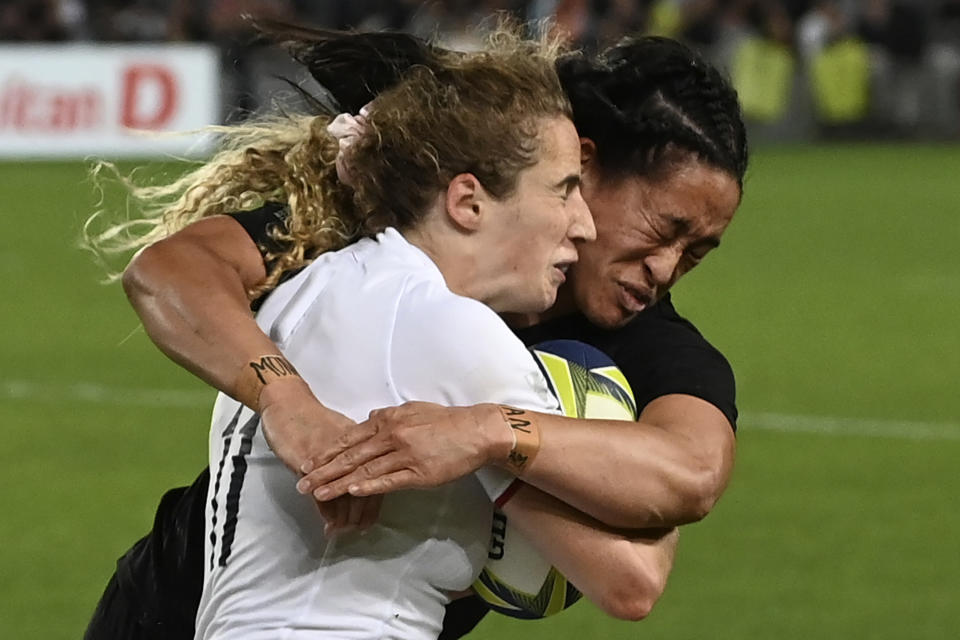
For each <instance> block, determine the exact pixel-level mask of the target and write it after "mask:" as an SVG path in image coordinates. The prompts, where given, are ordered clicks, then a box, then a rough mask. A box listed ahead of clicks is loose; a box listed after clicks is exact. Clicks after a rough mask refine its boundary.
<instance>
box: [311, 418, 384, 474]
mask: <svg viewBox="0 0 960 640" xmlns="http://www.w3.org/2000/svg"><path fill="white" fill-rule="evenodd" d="M377 431H378V426H377V423H376V422H372V421H370V420H367V421H366V422H361V423H360V424H357V425H352V426H350V427H349V428H347V429H345V430H344V431H343V432H342V433H341V434H340V435H339V436H337V439H336V440H335V441H334V443H333V445H332V446H330V444H329V443H325V444H326V446H327V447H328V448H327V450H326V451H323V452H322V453H319V454H313V453H312V452H311V455H309V456H308V457H307V459H306V460H305V461H304V462H303V464H301V465H300V473H310V472H311V471H313V470H314V469H316V468H318V467H321V466H323V465H325V464H328V463H329V462H330V461H332V460H335V459H337V458H340V456H341V455H342V454H344V453H347V452H351V450H352V449H353V448H354V447H357V446H358V445H360V444H361V443H365V442H367V441H368V440H370V438H372V437H373V436H375V435H377ZM354 455H355V454H354V453H352V452H351V453H349V455H347V456H346V457H344V458H341V459H340V461H341V462H342V463H347V462H349V461H351V460H352V459H353V456H354ZM375 455H378V454H375ZM360 457H362V456H360ZM365 461H366V460H365V459H361V460H360V461H359V462H357V463H356V464H355V465H354V467H353V468H356V466H357V465H360V464H363V462H365ZM348 470H352V469H348Z"/></svg>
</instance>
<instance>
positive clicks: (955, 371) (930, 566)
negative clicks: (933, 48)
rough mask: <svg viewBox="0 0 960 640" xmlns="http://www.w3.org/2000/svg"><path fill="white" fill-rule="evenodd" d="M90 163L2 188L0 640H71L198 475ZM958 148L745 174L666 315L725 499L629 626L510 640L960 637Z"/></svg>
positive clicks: (199, 443) (182, 394) (821, 154)
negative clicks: (685, 322) (175, 493)
mask: <svg viewBox="0 0 960 640" xmlns="http://www.w3.org/2000/svg"><path fill="white" fill-rule="evenodd" d="M84 175H85V170H84V166H83V165H82V164H81V163H63V164H59V163H50V164H46V163H36V164H20V165H17V164H0V196H2V200H0V201H2V203H3V205H2V210H3V216H2V219H0V230H2V232H0V283H2V284H0V287H2V288H3V289H2V299H3V301H4V302H3V308H4V313H3V331H2V332H0V353H2V363H3V370H2V373H0V421H2V424H3V427H2V429H3V434H4V438H3V439H4V444H3V445H2V446H0V486H2V489H0V500H2V510H0V513H2V514H3V517H2V518H0V542H2V544H0V638H11V639H12V638H16V639H25V638H41V639H45V640H46V639H50V640H54V639H60V638H64V639H66V638H79V637H80V636H81V634H82V630H83V628H84V626H85V623H86V620H87V618H88V616H89V614H90V612H91V610H92V607H93V605H94V604H95V602H96V600H97V598H98V597H99V595H100V592H101V590H102V588H103V585H104V583H105V581H106V579H107V576H108V575H109V574H110V572H111V571H112V568H113V562H114V561H115V559H116V557H117V556H118V555H119V554H120V553H121V552H123V551H124V550H125V549H126V548H127V547H128V546H129V544H130V543H131V542H133V540H134V539H136V538H137V537H139V536H140V535H141V534H142V533H143V532H145V531H146V530H147V529H148V528H149V526H150V524H151V521H152V515H153V511H154V508H155V505H156V501H157V499H158V498H159V496H160V494H161V493H162V491H163V490H164V489H166V488H168V487H170V486H174V485H176V484H180V483H185V482H188V481H190V480H191V479H192V478H193V476H194V474H195V473H196V472H197V471H198V470H199V469H200V468H201V466H202V465H203V464H204V461H205V459H206V451H205V450H206V432H207V427H208V415H209V401H208V398H211V399H212V393H208V392H207V391H206V390H205V389H204V387H203V386H202V385H201V384H200V383H198V382H196V381H194V380H192V379H191V378H190V377H189V376H188V375H187V374H185V373H183V372H181V371H179V370H178V369H176V367H174V366H173V365H172V364H170V363H169V362H167V361H166V360H165V359H164V358H163V357H162V356H161V355H160V354H159V352H156V351H155V350H154V349H153V347H152V346H151V345H150V343H149V342H148V340H147V339H146V337H145V336H144V335H143V333H142V332H141V331H139V330H137V321H136V319H135V317H134V315H133V313H132V312H131V311H130V310H129V309H128V308H127V305H126V302H125V300H124V298H123V294H122V292H121V291H120V288H119V287H118V286H116V285H113V286H101V285H100V284H98V279H99V278H100V276H101V275H102V272H101V271H100V270H99V268H98V267H97V266H96V265H94V264H93V262H92V261H91V260H90V258H89V257H88V256H87V255H86V254H83V253H81V252H80V251H78V250H76V248H75V241H76V238H77V236H78V230H79V225H80V221H81V220H82V219H83V218H84V217H85V215H86V214H87V212H88V211H89V209H90V208H91V207H92V203H93V195H92V189H91V186H90V184H89V183H86V182H85V181H84ZM958 247H960V147H956V146H952V147H951V146H943V147H919V146H850V147H818V148H806V147H804V148H791V149H761V150H758V151H756V152H755V154H754V160H753V164H752V168H751V170H750V174H749V179H748V183H747V195H746V197H745V200H744V203H743V206H742V208H741V211H740V212H739V213H738V215H737V218H736V219H735V221H734V223H733V225H732V227H731V229H730V231H729V232H728V234H727V236H726V238H725V240H724V246H723V248H722V249H721V250H719V251H718V252H716V253H715V254H714V255H712V256H711V257H710V258H709V259H708V260H707V261H706V263H705V264H704V266H702V267H701V268H700V269H698V271H697V272H695V273H694V274H692V275H691V276H689V277H688V279H687V280H685V281H684V282H682V283H681V285H680V286H678V288H677V291H676V296H675V299H676V301H677V305H678V307H679V308H680V310H681V312H683V313H685V314H686V315H687V316H689V317H690V318H692V319H693V320H694V321H695V322H696V324H697V325H698V326H699V327H700V328H701V329H702V330H703V332H704V333H705V334H706V335H707V336H708V337H709V338H710V339H711V340H712V341H713V342H714V343H715V344H716V345H717V346H719V347H720V348H721V349H722V350H723V351H724V352H725V353H726V354H727V356H728V357H729V359H730V360H731V361H732V363H733V365H734V368H735V370H736V372H737V375H738V383H739V404H740V408H741V411H742V420H741V423H740V435H739V447H740V449H739V456H738V465H737V469H736V473H735V476H734V479H733V482H732V483H731V486H730V488H729V490H728V492H727V494H726V496H725V497H724V499H723V500H722V501H721V503H720V504H719V505H718V507H717V508H716V510H715V512H714V513H713V514H712V515H711V516H710V517H709V518H707V519H706V520H705V521H704V522H702V523H700V524H697V525H693V526H690V527H687V528H686V529H685V530H684V532H683V534H682V536H681V545H680V553H679V556H678V560H677V565H676V569H675V571H674V574H673V576H672V578H671V583H670V585H669V587H668V589H667V593H666V595H665V596H664V597H663V599H662V600H661V602H660V604H659V605H658V607H657V609H656V610H655V612H654V614H653V615H652V616H651V617H650V618H649V619H648V620H646V621H644V622H642V623H618V622H614V621H610V620H607V619H605V618H604V617H603V616H602V615H601V614H599V613H598V612H596V611H595V610H594V609H592V608H591V606H590V605H588V604H580V605H577V606H576V607H574V608H573V609H571V610H569V611H567V612H565V613H564V614H562V615H559V616H557V617H556V618H554V619H551V620H547V621H543V622H535V623H529V622H516V621H510V620H507V619H503V618H501V619H496V617H495V616H490V617H489V618H488V619H487V620H486V621H485V622H484V623H483V624H482V626H481V627H480V628H479V630H478V631H477V632H476V633H475V634H474V637H488V638H496V639H500V640H510V639H513V638H518V639H519V638H523V639H524V640H535V639H537V638H604V639H606V638H665V639H666V638H669V639H671V640H683V639H690V640H693V639H698V640H699V639H703V638H717V639H734V638H735V639H742V638H777V639H792V638H797V639H801V638H802V639H804V640H806V639H808V638H811V637H814V638H824V639H828V638H838V639H843V640H850V639H855V638H871V639H883V638H889V639H891V640H892V639H896V640H902V639H904V638H911V639H913V638H931V639H932V638H938V639H939V638H956V637H957V633H958V629H960V607H958V603H960V498H958V493H960V480H958V467H960V417H958V416H960V384H958V381H960V258H958Z"/></svg>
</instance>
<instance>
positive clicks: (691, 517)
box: [677, 460, 729, 524]
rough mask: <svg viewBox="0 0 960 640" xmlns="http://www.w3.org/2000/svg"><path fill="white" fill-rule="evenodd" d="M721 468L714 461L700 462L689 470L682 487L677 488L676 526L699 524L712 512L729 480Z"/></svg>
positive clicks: (726, 473) (727, 474)
mask: <svg viewBox="0 0 960 640" xmlns="http://www.w3.org/2000/svg"><path fill="white" fill-rule="evenodd" d="M722 467H723V465H718V464H717V463H716V461H715V460H702V461H698V464H696V465H695V467H693V468H692V469H691V470H690V473H689V474H688V476H687V478H686V480H685V482H684V483H683V486H681V487H678V494H679V495H678V496H677V497H678V500H677V503H678V505H679V506H680V513H679V514H678V516H679V517H678V518H677V524H690V523H692V522H699V521H700V520H703V519H704V518H706V517H707V515H708V514H709V513H710V512H711V511H712V510H713V508H714V506H716V504H717V501H718V500H720V496H721V495H722V494H723V491H724V489H726V486H727V480H728V478H729V473H728V472H727V471H726V470H724V469H723V468H722Z"/></svg>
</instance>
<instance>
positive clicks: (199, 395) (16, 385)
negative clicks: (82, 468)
mask: <svg viewBox="0 0 960 640" xmlns="http://www.w3.org/2000/svg"><path fill="white" fill-rule="evenodd" d="M215 398H216V392H215V391H213V390H212V389H194V390H189V389H129V388H123V387H108V386H104V385H101V384H94V383H89V382H80V383H76V384H69V385H56V384H48V383H41V382H31V381H28V380H3V381H2V382H0V399H2V400H26V401H30V402H39V403H42V404H76V403H85V404H99V405H108V406H129V407H177V408H190V407H202V406H208V407H212V406H213V401H214V399H215Z"/></svg>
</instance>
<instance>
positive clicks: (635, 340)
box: [615, 297, 737, 431]
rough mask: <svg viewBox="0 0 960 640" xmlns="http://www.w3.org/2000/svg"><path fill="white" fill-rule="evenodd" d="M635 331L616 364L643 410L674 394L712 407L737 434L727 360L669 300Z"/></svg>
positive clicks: (730, 368) (658, 307)
mask: <svg viewBox="0 0 960 640" xmlns="http://www.w3.org/2000/svg"><path fill="white" fill-rule="evenodd" d="M651 311H652V312H653V313H651V314H649V315H648V316H647V317H646V318H644V322H643V324H642V326H638V327H636V328H635V329H634V331H633V335H632V336H631V337H632V340H630V341H629V343H628V345H629V346H628V347H627V348H625V349H624V350H623V352H622V353H621V355H620V357H619V358H615V359H616V360H617V361H618V362H617V364H619V365H620V367H621V369H622V370H623V372H624V375H626V376H627V379H628V380H629V382H630V386H631V387H632V388H633V391H634V395H635V396H636V399H637V406H638V407H643V406H646V405H647V404H648V403H649V402H651V401H653V400H654V399H656V398H658V397H660V396H664V395H669V394H675V393H682V394H686V395H691V396H694V397H697V398H700V399H701V400H705V401H707V402H709V403H710V404H712V405H714V406H715V407H717V408H718V409H719V410H720V411H721V412H722V413H723V414H724V415H725V416H726V417H727V420H728V421H729V422H730V426H731V427H732V428H733V429H734V431H736V428H737V405H736V381H735V378H734V374H733V368H732V367H731V366H730V363H729V362H728V361H727V359H726V358H725V357H724V356H723V354H722V353H720V351H719V350H717V349H716V348H715V347H714V346H713V345H712V344H710V342H708V341H707V339H706V338H704V337H703V335H701V333H700V332H699V331H698V330H697V328H696V327H695V326H694V325H693V324H692V323H691V322H690V321H688V320H687V319H685V318H683V317H682V316H680V314H678V313H677V311H676V309H675V308H674V307H673V303H672V301H671V300H670V298H669V297H668V298H666V299H664V300H661V301H660V302H659V303H657V306H656V308H655V309H652V310H651Z"/></svg>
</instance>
